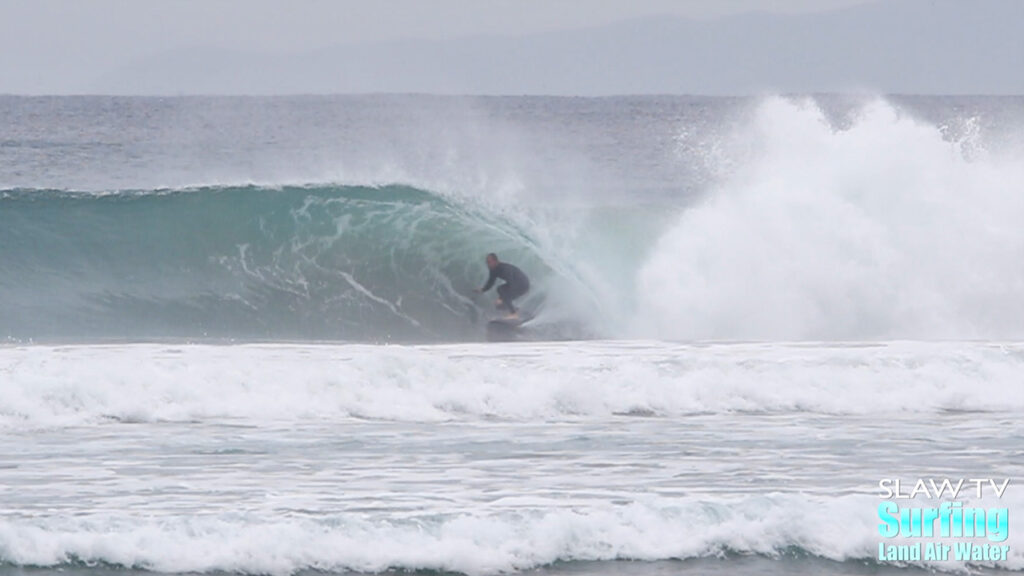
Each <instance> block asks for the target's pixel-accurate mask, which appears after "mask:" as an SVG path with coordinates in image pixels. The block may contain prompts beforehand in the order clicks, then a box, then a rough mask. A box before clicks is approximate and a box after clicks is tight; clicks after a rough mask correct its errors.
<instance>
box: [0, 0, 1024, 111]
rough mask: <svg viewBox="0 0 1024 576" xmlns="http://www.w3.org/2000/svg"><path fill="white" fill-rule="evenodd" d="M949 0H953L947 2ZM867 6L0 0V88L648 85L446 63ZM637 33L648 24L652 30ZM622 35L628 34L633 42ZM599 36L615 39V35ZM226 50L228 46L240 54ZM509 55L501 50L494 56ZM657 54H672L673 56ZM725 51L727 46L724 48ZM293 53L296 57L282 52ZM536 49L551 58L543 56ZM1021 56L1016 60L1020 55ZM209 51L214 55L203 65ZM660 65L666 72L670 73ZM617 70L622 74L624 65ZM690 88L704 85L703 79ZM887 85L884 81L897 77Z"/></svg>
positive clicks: (661, 0) (563, 88)
mask: <svg viewBox="0 0 1024 576" xmlns="http://www.w3.org/2000/svg"><path fill="white" fill-rule="evenodd" d="M880 1H881V5H883V6H884V5H892V7H893V10H898V5H899V4H900V3H901V2H907V1H908V0H880ZM937 1H939V2H942V1H944V0H937ZM945 1H946V2H947V4H948V3H949V2H950V0H945ZM1008 1H1009V4H1007V1H1004V2H1003V3H1002V5H1007V6H1011V8H1010V10H1011V12H1012V5H1014V4H1015V5H1018V6H1019V5H1024V0H1021V1H1019V2H1015V0H1008ZM952 2H953V3H952V4H951V5H952V6H954V8H955V7H956V6H960V7H961V8H956V9H962V10H963V11H964V12H965V13H969V12H970V11H972V10H973V6H975V5H976V4H977V2H976V1H973V0H972V1H966V0H952ZM871 3H872V2H871V0H632V1H627V0H429V1H428V0H386V1H376V0H365V1H350V0H291V1H286V0H32V1H22V0H0V93H34V94H40V93H53V94H63V93H97V92H100V93H103V92H117V93H125V92H128V93H131V92H139V93H163V92H167V91H170V92H173V93H190V92H196V93H211V92H212V93H231V92H235V91H252V92H255V93H276V92H281V93H288V92H295V91H298V92H322V91H357V92H358V91H377V90H385V91H389V90H397V91H408V92H418V91H424V92H459V91H466V90H468V91H474V90H477V91H483V92H491V91H510V92H513V93H516V92H531V91H533V90H534V89H544V88H545V87H550V88H551V89H550V91H551V92H555V93H572V92H574V91H575V92H578V93H580V94H589V93H603V92H607V91H609V90H610V91H613V92H619V93H630V92H650V91H659V90H664V89H666V88H668V89H674V88H676V86H675V85H670V84H664V83H661V84H659V83H658V82H657V81H654V79H645V78H642V77H637V76H636V75H622V77H623V78H624V79H623V81H622V84H621V87H619V86H618V85H615V84H608V83H607V82H605V83H603V84H595V83H593V82H590V83H588V81H587V80H586V78H584V79H582V80H580V82H579V83H578V84H577V85H574V84H572V83H571V82H570V81H569V80H567V81H566V82H563V83H562V84H557V83H556V84H552V83H551V82H550V81H548V80H544V81H541V80H538V79H535V78H531V77H529V74H528V71H527V72H521V73H520V76H517V77H516V78H515V79H513V80H509V81H507V82H505V83H501V82H499V81H497V80H494V81H490V82H489V83H488V82H475V81H474V78H473V77H474V76H475V75H476V74H477V72H478V70H477V69H475V68H473V67H472V65H471V64H467V63H461V62H449V61H447V60H452V58H451V57H450V55H451V54H452V53H453V52H452V51H456V52H457V51H458V50H469V51H473V50H476V49H478V48H479V49H480V50H489V49H494V48H493V47H494V46H497V45H496V44H494V41H497V37H511V38H522V37H524V36H526V37H530V35H538V34H540V35H546V36H545V38H547V39H548V40H549V41H548V43H547V44H545V45H546V46H551V47H552V49H553V50H556V51H557V50H561V49H563V48H565V50H578V48H579V47H578V46H576V47H573V46H564V47H563V46H562V45H560V44H558V42H557V39H558V38H559V32H560V31H568V30H580V29H591V28H600V27H606V26H615V25H616V24H618V23H622V22H626V21H630V20H636V19H640V18H648V19H649V21H650V18H651V17H654V16H659V17H661V16H663V17H665V18H666V19H669V20H672V19H679V20H684V19H689V20H696V21H697V23H698V24H699V23H709V24H708V25H709V26H710V25H712V24H713V23H715V22H722V21H723V20H724V21H739V20H741V19H742V17H743V15H752V14H753V13H759V14H763V13H773V14H778V15H786V17H795V18H799V17H800V16H807V15H810V14H812V13H816V14H820V13H829V12H830V11H835V10H841V9H846V8H850V7H857V6H865V5H867V4H871ZM794 15H795V16H794ZM1019 16H1020V14H1013V13H1008V14H1006V18H1010V19H1012V18H1016V20H1015V22H1016V25H1017V26H1018V27H1019V25H1020V19H1019ZM730 19H731V20H730ZM691 24H692V22H691ZM687 30H689V31H692V30H699V28H687ZM715 30H719V31H720V30H722V28H717V29H715ZM910 32H911V33H909V34H908V35H907V43H908V45H909V46H910V47H913V42H914V36H913V33H912V32H913V31H910ZM632 33H633V34H634V35H636V34H639V35H641V36H642V35H643V34H644V32H643V31H642V30H641V31H639V32H637V31H635V30H634V31H633V32H632ZM964 34H965V37H966V39H967V40H970V37H971V35H979V34H982V35H983V34H985V31H984V30H965V31H964ZM467 37H470V38H475V39H481V38H482V39H485V40H487V39H490V40H491V41H492V42H491V43H490V44H487V43H481V44H473V43H471V42H470V43H467V42H461V43H453V44H451V45H449V46H447V47H446V48H444V50H447V52H445V51H444V50H442V51H441V52H438V54H448V55H449V57H447V58H445V60H446V61H438V62H436V65H437V67H438V72H439V73H440V72H441V71H442V69H443V71H444V74H445V75H446V76H448V77H452V76H455V77H457V80H458V81H457V82H453V83H452V84H451V85H450V86H449V85H446V84H444V83H443V82H437V81H432V80H431V81H424V80H423V78H427V77H428V75H426V74H416V75H409V76H410V79H409V80H408V81H407V82H405V83H403V82H400V81H397V80H395V79H393V78H389V77H388V76H390V75H400V74H407V71H406V70H404V69H402V68H401V67H394V68H391V67H389V65H388V62H390V60H383V61H382V62H383V63H377V65H378V66H379V67H378V68H377V69H375V72H374V73H375V74H376V75H377V77H373V75H372V74H371V75H368V76H365V77H363V76H358V75H357V74H355V73H354V72H351V69H352V67H353V66H354V64H353V65H351V66H348V67H347V68H346V67H345V66H344V65H342V64H339V66H340V67H339V68H338V71H336V72H332V73H333V74H334V75H336V76H337V75H345V78H344V79H343V80H344V81H342V80H337V81H336V82H333V83H332V82H325V81H323V80H319V81H315V82H314V81H312V80H311V81H310V82H305V79H304V78H302V77H297V76H296V74H290V75H288V79H287V82H285V81H282V83H280V84H275V83H274V82H273V78H274V77H275V76H276V75H280V74H279V72H280V70H281V69H285V68H287V69H289V70H291V69H295V68H296V67H298V68H302V62H303V58H304V55H305V54H307V53H310V52H311V51H317V50H321V49H330V48H334V49H338V47H344V46H351V45H366V44H374V43H394V42H396V41H399V42H400V41H407V40H421V41H422V40H427V41H431V42H428V43H423V42H421V43H420V44H418V45H417V44H413V47H412V48H411V50H412V53H413V54H414V55H416V53H418V52H422V49H421V48H416V46H420V47H422V46H436V45H437V43H438V42H447V41H452V40H455V39H464V38H467ZM624 40H626V41H629V40H630V38H624ZM961 40H963V38H961ZM577 41H578V42H581V43H582V45H589V44H588V43H591V42H592V40H590V39H586V38H583V37H577ZM602 41H604V42H606V43H607V42H611V43H615V42H617V41H618V37H615V38H610V39H609V38H605V39H604V40H602ZM766 41H772V40H766ZM969 44H970V42H967V45H968V46H967V48H966V49H969ZM498 49H500V48H498ZM803 49H804V50H805V51H814V50H815V46H813V45H808V46H805V47H803ZM719 51H721V50H719ZM724 52H728V51H727V50H725V51H724ZM228 53H230V54H232V55H231V56H230V58H231V60H230V62H229V61H228V60H227V58H229V56H228V55H227V54H228ZM239 54H242V55H244V57H245V58H247V59H243V57H242V56H239ZM337 54H340V56H339V57H341V58H342V59H344V57H346V54H345V53H344V52H338V53H337ZM507 56H508V55H507V54H504V53H503V54H497V55H496V58H499V59H500V57H505V58H507ZM650 56H651V58H663V59H671V58H672V55H671V54H651V55H650ZM320 57H321V60H320V61H319V64H318V66H320V68H319V69H320V70H323V69H324V68H323V67H324V66H325V65H326V66H328V67H329V66H330V65H331V64H330V62H327V63H326V64H325V60H324V59H325V58H327V56H324V55H323V54H320ZM388 57H389V58H391V59H392V60H402V59H403V58H404V56H403V53H402V52H400V51H391V52H389V53H388ZM438 57H439V58H441V56H438ZM517 57H518V56H517ZM534 57H537V56H534ZM726 57H728V54H726V55H725V56H723V58H726ZM275 58H276V59H277V60H274V59H275ZM288 58H291V60H286V59H288ZM521 58H525V56H522V57H521ZM537 58H539V59H540V60H543V59H544V58H543V57H542V56H540V57H537ZM707 58H711V59H712V60H713V59H714V58H715V55H714V54H709V55H708V56H707ZM1016 58H1017V59H1018V61H1019V60H1020V58H1021V55H1020V54H1018V55H1017V56H1016ZM261 59H262V60H261ZM272 60H273V62H271V61H272ZM455 60H458V59H457V58H456V59H455ZM207 61H210V62H212V64H210V65H209V67H208V68H209V69H207V70H204V66H206V62H207ZM261 62H268V64H267V67H266V68H265V69H264V70H262V78H259V79H254V78H250V77H239V78H234V77H233V75H232V73H231V67H235V66H238V67H242V68H254V67H255V68H260V67H261V66H262V65H263V64H262V63H261ZM540 63H542V62H538V64H540ZM513 64H518V65H519V66H520V67H521V68H522V67H525V68H527V69H528V68H529V66H530V62H525V63H524V62H514V63H513ZM432 65H433V63H432V62H431V61H430V60H429V59H426V60H422V61H421V62H420V66H421V67H423V66H425V67H426V68H431V66H432ZM635 65H636V63H635V62H630V61H627V60H617V61H615V62H609V63H608V66H624V67H626V68H629V67H635ZM275 66H278V67H279V68H275ZM458 66H462V68H457V67H458ZM225 67H227V71H225ZM1018 68H1024V66H1018ZM329 72H330V71H329ZM427 72H430V71H429V70H427ZM656 72H657V73H659V74H661V73H665V70H657V71H656ZM668 72H669V73H671V70H669V71H668ZM609 73H610V74H611V75H612V76H613V77H614V76H615V70H614V69H610V71H609ZM993 73H995V72H993ZM1017 73H1018V74H1019V72H1017ZM523 74H525V77H522V76H523ZM253 75H254V76H256V74H253ZM407 75H408V74H407ZM160 76H164V77H166V76H175V77H176V78H175V79H174V80H175V81H177V82H178V84H175V85H172V84H171V83H170V82H169V81H165V82H161V81H160V78H159V77H160ZM412 76H415V78H413V77H412ZM570 76H571V75H570ZM626 76H628V78H626ZM136 79H137V81H136ZM769 79H770V78H769ZM428 80H429V78H428ZM648 80H650V81H648ZM810 80H812V81H808V82H804V83H803V84H801V85H794V86H793V87H792V88H793V89H796V90H799V89H803V88H804V87H805V86H809V87H812V88H813V87H815V86H817V84H815V83H814V82H813V78H811V79H810ZM514 81H519V82H521V86H522V90H517V89H516V88H517V87H518V86H519V85H517V84H515V83H514ZM862 81H863V80H862V79H861V78H854V77H851V78H850V79H849V83H850V84H851V85H852V84H857V83H859V82H862ZM786 82H788V80H785V81H783V80H780V83H779V85H778V86H777V87H778V88H780V89H787V88H789V86H787V85H785V84H786ZM663 84H664V85H663ZM714 86H718V88H717V89H715V90H709V92H721V91H723V90H724V91H729V86H730V84H728V83H725V82H719V83H718V84H714ZM722 86H724V88H722ZM823 86H824V85H823ZM291 87H294V89H293V88H291ZM694 87H695V88H694ZM826 87H827V86H826ZM680 88H687V89H690V90H691V91H697V92H700V91H701V90H700V85H699V84H693V85H692V86H691V85H686V86H680ZM747 88H749V86H740V85H737V86H736V90H735V91H743V90H745V89H747ZM879 88H880V89H882V90H885V89H886V88H887V87H885V86H881V87H879ZM967 88H969V87H966V86H965V91H971V90H969V89H967ZM980 88H984V87H980ZM974 91H978V90H974ZM1002 91H1004V92H1005V91H1006V90H1002Z"/></svg>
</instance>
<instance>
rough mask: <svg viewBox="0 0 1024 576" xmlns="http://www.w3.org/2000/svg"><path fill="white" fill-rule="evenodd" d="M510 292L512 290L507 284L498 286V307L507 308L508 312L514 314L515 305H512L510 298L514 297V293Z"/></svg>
mask: <svg viewBox="0 0 1024 576" xmlns="http://www.w3.org/2000/svg"><path fill="white" fill-rule="evenodd" d="M511 292H512V291H511V290H510V289H509V285H508V284H502V285H501V286H498V296H499V297H501V306H500V308H505V309H506V310H508V312H509V314H515V313H516V308H515V306H513V305H512V299H513V298H515V295H514V294H512V293H511Z"/></svg>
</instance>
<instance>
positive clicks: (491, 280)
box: [480, 270, 498, 292]
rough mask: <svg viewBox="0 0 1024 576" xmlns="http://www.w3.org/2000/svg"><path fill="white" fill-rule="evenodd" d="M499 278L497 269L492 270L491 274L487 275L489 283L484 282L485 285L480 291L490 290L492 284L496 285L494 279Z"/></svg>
mask: <svg viewBox="0 0 1024 576" xmlns="http://www.w3.org/2000/svg"><path fill="white" fill-rule="evenodd" d="M497 279H498V275H497V273H496V270H491V275H490V276H488V277H487V284H484V287H483V288H481V289H480V291H481V292H487V291H488V290H490V289H491V286H494V281H495V280H497Z"/></svg>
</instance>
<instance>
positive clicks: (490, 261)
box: [487, 252, 499, 269]
mask: <svg viewBox="0 0 1024 576" xmlns="http://www.w3.org/2000/svg"><path fill="white" fill-rule="evenodd" d="M498 262H499V260H498V255H497V254H495V253H494V252H491V253H490V254H488V255H487V267H488V268H492V269H493V268H494V267H495V266H497V265H498Z"/></svg>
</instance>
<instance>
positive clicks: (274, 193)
mask: <svg viewBox="0 0 1024 576" xmlns="http://www.w3.org/2000/svg"><path fill="white" fill-rule="evenodd" d="M0 207H2V208H0V245H2V246H3V247H4V249H3V250H2V251H0V269H2V270H4V273H3V276H0V317H2V321H0V326H2V330H3V332H0V335H2V336H4V337H6V338H7V339H8V340H18V341H24V340H28V339H36V338H70V339H74V338H80V337H90V338H97V337H100V338H111V339H120V338H168V337H170V338H182V337H184V338H229V339H230V338H240V339H253V338H255V339H259V338H274V339H281V338H294V339H337V340H351V341H367V342H379V341H454V340H465V339H478V338H479V337H480V335H481V330H480V326H479V323H480V320H481V318H483V317H485V316H486V312H487V310H486V308H487V306H489V305H490V302H491V299H492V298H493V292H492V296H491V298H486V299H485V298H483V297H476V298H475V294H473V293H472V288H474V287H478V286H480V285H481V284H482V283H483V280H484V279H485V278H486V268H485V265H484V261H483V257H484V255H485V254H486V253H487V252H490V251H494V252H498V253H499V254H500V255H501V256H502V257H503V258H504V259H507V260H509V261H512V262H515V263H516V264H518V265H520V266H521V267H523V268H524V269H526V270H528V271H529V272H530V274H531V276H532V277H533V278H534V283H535V290H534V291H533V293H532V294H531V295H529V296H528V297H527V298H526V299H525V300H524V305H526V306H531V307H533V308H535V309H539V308H542V307H543V305H544V303H543V294H544V292H545V290H544V288H543V287H544V286H545V284H546V283H547V282H549V281H550V280H551V279H552V278H556V277H558V276H559V274H561V272H555V270H558V269H559V268H560V266H559V265H558V264H557V263H554V264H553V263H552V262H551V261H550V260H551V258H550V255H545V254H543V253H542V251H540V250H539V249H538V248H537V246H538V244H537V241H536V239H535V238H533V237H531V235H530V234H529V233H528V232H527V231H524V229H523V228H522V227H521V226H520V225H518V224H517V222H516V219H515V218H508V217H504V216H502V215H501V213H500V211H493V210H488V209H485V208H482V207H479V206H472V205H468V204H465V203H459V202H457V201H454V200H451V199H448V198H446V197H444V196H443V195H439V194H435V193H432V192H429V191H425V190H420V189H415V188H410V187H404V186H386V187H379V188H378V187H362V186H320V187H285V188H261V187H255V186H248V187H224V188H201V189H195V190H170V191H138V192H119V193H113V194H107V195H90V194H79V193H69V192H60V191H46V190H9V191H6V192H0ZM563 328H564V327H563Z"/></svg>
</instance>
